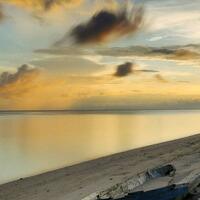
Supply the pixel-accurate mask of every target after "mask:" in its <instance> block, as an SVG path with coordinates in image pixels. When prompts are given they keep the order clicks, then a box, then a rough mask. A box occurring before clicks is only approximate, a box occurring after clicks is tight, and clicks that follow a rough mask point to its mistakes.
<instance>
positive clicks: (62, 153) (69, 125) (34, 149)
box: [0, 111, 200, 183]
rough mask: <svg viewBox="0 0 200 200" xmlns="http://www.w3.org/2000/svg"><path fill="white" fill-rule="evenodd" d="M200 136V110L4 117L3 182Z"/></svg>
mask: <svg viewBox="0 0 200 200" xmlns="http://www.w3.org/2000/svg"><path fill="white" fill-rule="evenodd" d="M196 133H200V111H154V112H153V111H143V112H119V113H106V114H105V113H96V114H94V113H93V114H89V113H88V114H87V113H85V114H80V113H73V114H72V113H71V114H70V113H62V112H61V113H59V112H57V113H27V114H17V113H12V114H5V113H4V114H0V183H6V182H9V181H12V180H16V179H18V178H21V177H26V176H30V175H35V174H39V173H42V172H46V171H49V170H53V169H57V168H61V167H64V166H69V165H73V164H75V163H80V162H83V161H86V160H91V159H95V158H99V157H101V156H106V155H110V154H114V153H117V152H122V151H126V150H129V149H134V148H137V147H142V146H146V145H150V144H155V143H159V142H163V141H168V140H172V139H176V138H181V137H185V136H189V135H193V134H196Z"/></svg>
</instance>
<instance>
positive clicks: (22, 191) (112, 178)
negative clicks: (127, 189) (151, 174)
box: [0, 134, 200, 200]
mask: <svg viewBox="0 0 200 200" xmlns="http://www.w3.org/2000/svg"><path fill="white" fill-rule="evenodd" d="M164 164H173V165H174V166H175V167H176V175H175V176H174V178H173V182H174V183H176V182H179V181H181V180H182V179H183V178H184V177H185V176H187V175H189V174H190V173H191V172H193V171H196V170H198V168H199V167H200V135H199V134H198V135H195V136H191V137H187V138H183V139H178V140H174V141H170V142H165V143H161V144H156V145H152V146H148V147H143V148H139V149H134V150H131V151H127V152H123V153H119V154H115V155H111V156H107V157H104V158H100V159H97V160H93V161H88V162H85V163H81V164H78V165H74V166H71V167H66V168H63V169H58V170H55V171H52V172H48V173H45V174H41V175H37V176H34V177H29V178H25V179H20V180H18V181H14V182H11V183H7V184H4V185H1V186H0V200H46V199H48V200H80V199H82V198H84V197H86V196H88V195H89V194H91V193H93V192H97V191H102V190H104V189H107V188H108V187H110V186H112V185H114V184H116V183H119V182H121V181H123V180H124V179H126V178H128V177H131V176H134V175H136V174H138V173H140V172H142V171H145V170H147V169H149V168H153V167H156V166H158V165H164ZM1 173H3V172H1Z"/></svg>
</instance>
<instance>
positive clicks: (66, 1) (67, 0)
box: [0, 0, 82, 11]
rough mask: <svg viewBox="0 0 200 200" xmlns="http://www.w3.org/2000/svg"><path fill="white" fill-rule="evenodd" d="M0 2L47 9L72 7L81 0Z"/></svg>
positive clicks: (26, 7)
mask: <svg viewBox="0 0 200 200" xmlns="http://www.w3.org/2000/svg"><path fill="white" fill-rule="evenodd" d="M0 2H1V3H5V4H11V5H16V6H19V7H23V8H25V9H29V10H32V11H40V10H49V9H52V8H53V7H56V6H64V7H72V6H75V5H79V4H80V3H81V2H82V0H0Z"/></svg>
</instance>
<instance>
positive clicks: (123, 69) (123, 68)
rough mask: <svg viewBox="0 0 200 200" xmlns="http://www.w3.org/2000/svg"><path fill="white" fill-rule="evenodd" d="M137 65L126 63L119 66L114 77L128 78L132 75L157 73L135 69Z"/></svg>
mask: <svg viewBox="0 0 200 200" xmlns="http://www.w3.org/2000/svg"><path fill="white" fill-rule="evenodd" d="M134 66H135V64H134V63H132V62H126V63H124V64H121V65H118V66H117V69H116V72H115V73H114V76H116V77H124V76H128V75H130V74H131V73H157V72H158V71H156V70H149V69H135V67H134Z"/></svg>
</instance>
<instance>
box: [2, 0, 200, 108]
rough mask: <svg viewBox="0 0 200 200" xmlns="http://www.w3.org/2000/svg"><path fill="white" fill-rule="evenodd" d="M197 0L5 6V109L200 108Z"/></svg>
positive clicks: (23, 1)
mask: <svg viewBox="0 0 200 200" xmlns="http://www.w3.org/2000/svg"><path fill="white" fill-rule="evenodd" d="M199 10H200V1H199V0H193V1H188V0H163V1H161V0H137V1H136V0H134V1H132V0H130V1H128V0H127V1H126V0H0V110H17V109H19V110H22V109H26V110H31V109H36V110H44V109H78V110H90V109H108V110H109V109H170V108H173V109H176V108H199V107H200V78H199V77H200V12H199Z"/></svg>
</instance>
